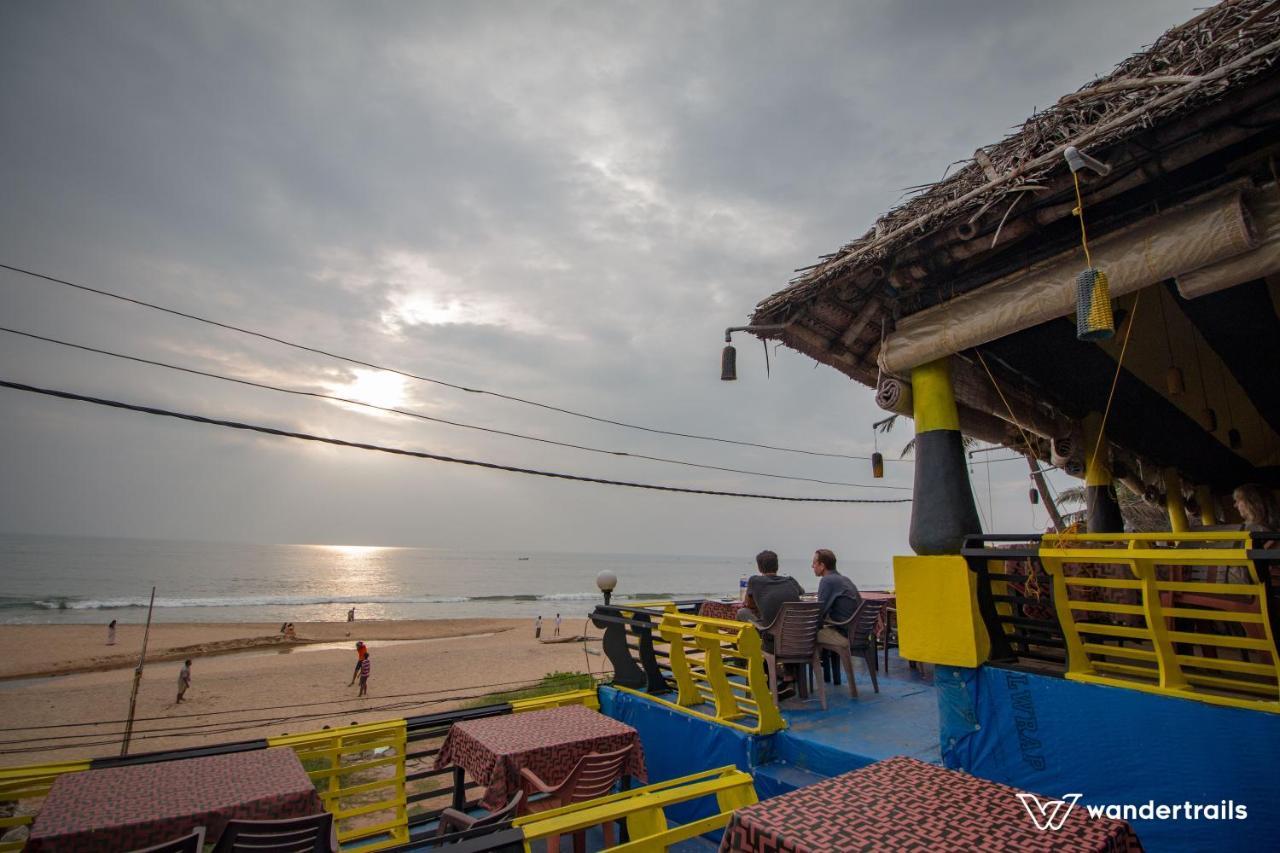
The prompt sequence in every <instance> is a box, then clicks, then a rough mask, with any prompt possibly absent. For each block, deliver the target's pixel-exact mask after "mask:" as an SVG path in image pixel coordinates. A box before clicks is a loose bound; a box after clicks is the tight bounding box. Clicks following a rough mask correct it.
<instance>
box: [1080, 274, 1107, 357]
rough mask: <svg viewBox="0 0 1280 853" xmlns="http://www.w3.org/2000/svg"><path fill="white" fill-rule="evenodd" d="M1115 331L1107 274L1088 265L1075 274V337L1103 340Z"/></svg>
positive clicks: (1086, 339)
mask: <svg viewBox="0 0 1280 853" xmlns="http://www.w3.org/2000/svg"><path fill="white" fill-rule="evenodd" d="M1115 333H1116V323H1115V318H1114V317H1113V316H1112V315H1111V288H1110V285H1108V283H1107V274H1106V273H1105V272H1103V271H1102V270H1100V269H1094V268H1093V267H1089V268H1088V269H1087V270H1083V271H1082V272H1081V273H1080V274H1079V275H1078V276H1076V337H1077V338H1078V339H1080V340H1082V341H1104V340H1106V339H1107V338H1110V337H1111V336H1112V335H1114V334H1115Z"/></svg>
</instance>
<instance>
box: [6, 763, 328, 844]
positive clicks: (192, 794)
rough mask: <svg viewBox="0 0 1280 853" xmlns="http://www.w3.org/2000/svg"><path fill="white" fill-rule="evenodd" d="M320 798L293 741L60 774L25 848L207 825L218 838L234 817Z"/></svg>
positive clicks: (291, 809) (308, 810)
mask: <svg viewBox="0 0 1280 853" xmlns="http://www.w3.org/2000/svg"><path fill="white" fill-rule="evenodd" d="M322 811H324V807H323V806H322V805H321V803H320V797H319V796H318V795H317V794H316V789H315V787H314V786H313V785H312V784H311V779H310V778H309V777H308V776H307V772H306V771H305V770H303V769H302V764H301V763H299V761H298V756H297V754H295V753H294V751H293V750H292V749H289V748H287V747H279V748H276V749H261V750H254V751H252V752H237V753H233V754H231V755H210V756H206V757H204V758H188V759H185V760H181V761H162V762H157V763H154V764H135V765H132V766H128V767H107V768H103V769H101V770H86V771H83V772H80V773H68V774H65V775H63V776H59V777H58V779H57V780H56V781H55V782H54V783H53V786H52V787H51V788H50V789H49V795H48V796H47V797H46V798H45V801H44V805H43V806H42V807H41V809H40V814H39V815H37V816H36V819H35V822H34V823H33V824H32V826H31V837H30V839H29V840H28V841H27V846H26V850H27V851H30V853H43V852H44V851H56V853H80V851H86V853H87V851H102V850H137V849H139V848H142V847H150V846H152V845H154V844H159V843H161V842H164V841H169V840H172V839H174V838H178V837H179V836H182V835H187V834H188V833H190V832H191V831H192V830H193V829H195V827H197V826H203V827H205V830H206V834H205V840H206V841H209V842H213V841H217V840H218V837H219V836H220V835H222V831H223V829H225V828H226V825H227V821H228V820H231V819H232V818H240V819H242V820H279V819H282V818H290V817H303V816H305V815H311V814H319V813H320V812H322Z"/></svg>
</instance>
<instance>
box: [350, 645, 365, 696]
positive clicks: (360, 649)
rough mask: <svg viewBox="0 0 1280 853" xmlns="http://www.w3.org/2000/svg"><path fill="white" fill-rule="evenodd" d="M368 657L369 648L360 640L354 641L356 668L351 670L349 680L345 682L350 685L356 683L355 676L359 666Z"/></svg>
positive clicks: (358, 671) (358, 672)
mask: <svg viewBox="0 0 1280 853" xmlns="http://www.w3.org/2000/svg"><path fill="white" fill-rule="evenodd" d="M368 659H369V648H368V646H366V645H365V644H364V643H363V642H362V641H359V640H357V641H356V668H355V669H353V670H352V671H351V681H350V682H349V683H348V684H347V686H348V687H350V686H351V685H352V684H355V683H356V676H357V675H359V674H360V668H361V666H362V665H363V664H364V662H365V661H366V660H368Z"/></svg>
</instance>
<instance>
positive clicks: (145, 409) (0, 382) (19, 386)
mask: <svg viewBox="0 0 1280 853" xmlns="http://www.w3.org/2000/svg"><path fill="white" fill-rule="evenodd" d="M0 387H4V388H12V389H14V390H16V391H26V392H28V393H32V394H43V395H45V396H48V397H58V398H61V399H64V400H75V401H78V402H82V403H92V404H94V405H96V406H105V407H108V408H113V409H124V410H126V411H131V412H139V413H141V414H145V415H156V416H159V417H165V418H174V419H176V420H183V421H191V422H192V423H200V424H208V425H211V426H220V427H226V428H228V429H239V430H245V431H247V432H257V433H262V434H264V435H274V436H279V437H281V438H293V439H299V440H302V441H315V442H319V443H321V444H331V445H334V446H337V447H352V448H356V449H358V450H375V451H377V452H379V453H389V454H393V455H396V456H409V457H413V458H416V459H430V460H433V461H436V462H452V463H454V464H457V465H471V466H474V467H477V468H488V469H490V470H494V471H506V472H509V473H515V474H529V475H532V476H535V477H550V478H552V479H558V480H569V481H572V482H578V483H596V484H598V485H604V486H623V487H625V488H631V489H648V490H650V491H658V492H675V493H679V494H689V495H714V496H717V497H728V498H750V499H753V500H771V501H787V502H792V503H831V504H898V503H910V502H911V498H809V497H800V496H794V495H765V494H759V493H754V492H723V491H718V490H714V489H691V488H685V487H682V486H663V485H657V484H654V483H635V482H629V481H626V480H606V479H603V478H600V477H586V476H582V475H579V474H565V473H562V472H558V471H543V470H539V469H536V468H521V467H518V466H515V465H499V464H497V463H496V462H485V461H482V460H478V459H464V458H460V457H455V456H444V455H442V454H438V453H427V452H426V451H421V450H407V449H405V448H401V447H388V446H386V445H381V444H369V443H367V442H359V441H346V440H343V439H340V438H326V437H324V436H319V435H311V434H310V433H305V432H293V431H290V430H282V429H276V428H274V427H267V426H261V425H259V424H249V423H244V422H241V421H228V420H221V419H218V418H208V417H204V416H202V415H193V414H190V413H187V412H174V411H170V410H168V409H159V408H155V407H153V406H139V405H134V404H132V403H125V402H121V401H119V400H109V399H105V398H102V397H90V396H86V395H84V394H74V393H72V392H70V391H59V390H55V389H52V388H39V387H36V386H34V385H25V384H23V383H20V382H11V381H9V380H4V379H0Z"/></svg>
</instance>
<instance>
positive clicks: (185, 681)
mask: <svg viewBox="0 0 1280 853" xmlns="http://www.w3.org/2000/svg"><path fill="white" fill-rule="evenodd" d="M190 686H191V658H187V661H186V663H184V664H183V665H182V669H181V670H180V671H179V672H178V700H177V702H175V703H174V704H176V705H181V704H182V694H184V693H186V692H187V688H188V687H190Z"/></svg>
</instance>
